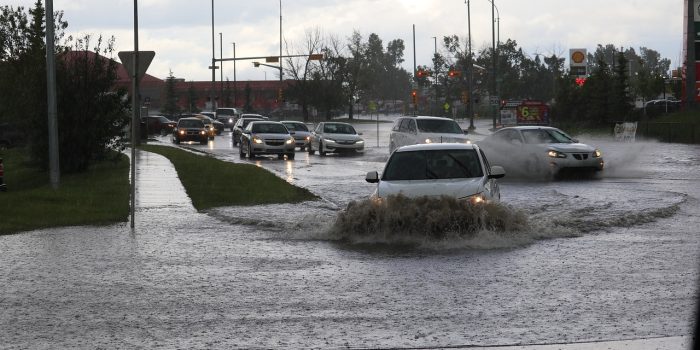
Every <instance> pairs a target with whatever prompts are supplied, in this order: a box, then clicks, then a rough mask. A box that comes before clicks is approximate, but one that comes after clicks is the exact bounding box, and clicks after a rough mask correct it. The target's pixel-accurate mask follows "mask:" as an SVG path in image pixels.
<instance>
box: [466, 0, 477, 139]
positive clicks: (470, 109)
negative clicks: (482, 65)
mask: <svg viewBox="0 0 700 350" xmlns="http://www.w3.org/2000/svg"><path fill="white" fill-rule="evenodd" d="M464 3H465V4H467V42H468V46H467V47H468V50H469V53H468V56H467V65H468V66H467V69H468V70H469V78H468V83H467V84H468V88H467V89H468V90H469V91H467V98H469V100H468V101H467V102H468V104H467V113H468V114H469V130H474V129H476V128H475V127H474V102H473V99H472V88H473V85H472V81H473V79H474V74H473V72H474V68H473V67H472V21H471V7H470V6H469V5H470V4H469V0H465V1H464Z"/></svg>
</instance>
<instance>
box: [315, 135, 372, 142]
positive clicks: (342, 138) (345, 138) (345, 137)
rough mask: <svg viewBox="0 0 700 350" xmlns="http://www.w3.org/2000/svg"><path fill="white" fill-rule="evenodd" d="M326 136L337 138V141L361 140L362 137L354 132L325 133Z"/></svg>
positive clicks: (332, 138)
mask: <svg viewBox="0 0 700 350" xmlns="http://www.w3.org/2000/svg"><path fill="white" fill-rule="evenodd" d="M323 137H324V138H327V139H331V140H336V141H360V140H362V138H361V137H360V135H353V134H323Z"/></svg>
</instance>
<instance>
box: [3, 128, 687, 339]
mask: <svg viewBox="0 0 700 350" xmlns="http://www.w3.org/2000/svg"><path fill="white" fill-rule="evenodd" d="M388 125H390V124H382V125H380V128H381V131H380V133H379V135H380V141H379V144H378V145H377V147H372V146H373V145H372V142H371V141H369V142H368V149H367V150H366V152H365V154H364V155H361V156H335V155H333V156H327V157H320V156H318V155H314V156H309V155H306V154H305V153H300V152H298V153H297V159H296V160H295V161H293V162H291V161H280V160H277V159H276V158H269V159H268V158H262V159H258V160H254V161H253V163H254V164H258V165H259V166H262V167H264V168H266V169H268V170H270V171H272V172H273V173H276V174H278V175H279V176H281V177H282V178H285V179H287V180H288V181H289V182H291V183H294V184H296V185H299V186H303V187H306V188H309V189H310V190H312V191H313V192H314V193H316V194H318V195H320V196H321V198H322V199H321V200H319V201H314V202H307V203H301V204H295V205H267V206H258V207H245V208H244V207H226V208H217V209H214V210H211V211H209V212H205V213H198V212H197V211H196V210H194V208H193V207H192V205H191V203H190V201H189V198H188V197H187V196H186V194H185V191H184V189H183V188H182V185H181V184H180V182H179V180H178V178H177V175H176V173H175V171H174V169H173V167H172V165H171V164H170V163H169V162H168V161H167V159H165V158H163V157H161V156H159V155H155V154H151V153H148V152H138V154H137V164H138V168H137V176H136V181H137V189H138V192H137V198H136V199H137V205H136V209H137V211H136V228H135V229H134V230H132V229H130V228H129V224H128V223H123V224H117V225H112V226H106V227H68V228H58V229H50V230H38V231H32V232H26V233H21V234H17V235H11V236H4V237H0V251H2V254H3V257H2V264H1V265H0V272H1V273H0V282H2V283H1V285H2V287H1V288H2V289H1V291H2V293H1V294H0V308H1V309H2V310H3V311H2V313H1V314H0V330H1V331H0V348H3V349H29V348H31V349H56V348H90V349H92V348H110V349H111V348H168V349H171V348H188V349H190V348H200V349H210V348H276V349H288V348H293V349H306V348H324V349H327V348H331V349H334V348H446V347H453V348H460V347H474V346H489V347H492V348H493V347H496V348H500V347H497V346H508V347H505V348H507V349H598V348H610V349H657V348H658V349H689V348H690V342H691V335H692V326H693V319H694V317H695V313H694V308H695V305H696V302H697V296H698V289H697V281H698V275H699V273H698V266H699V265H700V264H699V262H700V260H699V257H700V238H699V237H698V235H697V227H700V225H699V224H700V209H699V208H700V205H699V204H700V203H698V198H700V186H698V184H699V180H698V177H697V171H698V170H700V157H699V155H700V149H699V148H698V147H697V146H686V145H665V144H655V143H642V142H639V143H637V144H636V145H619V144H614V143H607V141H605V140H599V142H600V143H601V144H603V145H605V146H606V149H607V154H609V157H610V160H611V163H612V164H618V165H619V166H618V167H615V166H612V167H611V168H610V169H609V170H610V171H609V172H608V176H607V177H605V178H603V179H598V180H592V181H564V182H555V183H531V182H518V181H505V182H504V183H503V184H502V192H503V195H504V201H505V202H507V203H509V204H510V205H512V206H513V207H515V208H516V209H518V210H522V211H523V212H525V213H526V214H527V215H528V217H529V218H531V222H532V225H533V228H532V229H531V230H528V231H527V232H515V233H513V232H511V233H498V232H484V233H482V234H481V235H479V236H478V237H470V238H469V239H466V240H452V241H440V242H425V243H426V244H425V245H423V246H419V247H415V246H412V247H405V246H402V245H396V244H391V242H389V243H386V242H380V241H381V239H380V237H374V238H373V239H372V238H370V239H367V241H365V242H363V243H362V242H361V243H357V242H355V243H349V242H348V240H347V237H345V238H344V237H336V236H333V235H331V234H330V233H329V230H328V228H329V227H330V226H331V225H332V224H333V221H334V218H335V216H336V215H337V212H338V210H340V209H342V208H344V207H345V205H347V203H348V202H349V201H352V200H360V199H363V198H366V196H368V195H369V194H370V193H371V191H372V186H371V185H369V184H366V183H364V181H363V178H364V173H365V172H367V171H370V170H381V166H382V165H383V162H384V161H385V160H386V158H387V156H388V151H387V150H386V148H385V147H386V143H385V141H382V140H384V139H385V135H386V129H387V126H388ZM375 128H376V125H372V124H363V125H359V126H358V129H360V130H361V131H362V132H363V134H364V135H365V136H366V139H367V140H372V139H373V137H376V135H377V134H376V132H375V131H374V130H376V129H375ZM481 129H483V123H482V125H478V127H477V132H479V131H480V130H481ZM478 137H479V136H478V135H475V138H478ZM161 142H164V143H166V142H167V140H161ZM227 142H230V137H229V139H228V140H227V138H226V135H223V136H222V137H220V138H217V140H215V141H214V142H211V143H210V144H209V145H207V146H192V148H195V149H197V150H198V151H205V152H207V153H210V154H212V155H214V156H216V157H218V158H221V159H225V160H229V161H234V162H248V160H245V159H244V160H241V159H240V158H239V157H238V154H237V152H236V149H235V148H231V146H230V145H229V144H228V143H227ZM630 155H634V157H632V156H630ZM621 165H624V166H621ZM232 182H233V184H232V190H235V186H234V185H235V179H232ZM553 218H554V219H557V220H558V221H555V220H553ZM543 223H545V224H552V225H544V224H543ZM554 224H558V225H560V226H558V227H557V228H555V229H553V228H551V227H550V226H553V225H554ZM528 345H529V346H528Z"/></svg>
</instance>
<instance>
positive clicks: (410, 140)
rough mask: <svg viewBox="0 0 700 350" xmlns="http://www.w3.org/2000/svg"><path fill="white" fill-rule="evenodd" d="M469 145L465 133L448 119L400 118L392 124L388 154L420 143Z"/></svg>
mask: <svg viewBox="0 0 700 350" xmlns="http://www.w3.org/2000/svg"><path fill="white" fill-rule="evenodd" d="M446 142H454V143H471V141H470V140H469V138H468V137H467V135H466V131H465V130H462V128H460V127H459V124H457V122H455V121H454V120H452V119H450V118H442V117H426V116H417V117H411V116H407V117H401V118H399V119H397V120H396V121H395V122H394V126H393V127H392V128H391V134H390V135H389V153H391V152H394V150H395V149H397V148H399V147H401V146H405V145H415V144H420V143H446Z"/></svg>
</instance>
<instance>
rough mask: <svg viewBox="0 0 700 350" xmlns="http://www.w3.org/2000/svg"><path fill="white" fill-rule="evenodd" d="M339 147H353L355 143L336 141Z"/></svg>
mask: <svg viewBox="0 0 700 350" xmlns="http://www.w3.org/2000/svg"><path fill="white" fill-rule="evenodd" d="M336 143H337V144H339V145H354V144H355V141H336Z"/></svg>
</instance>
